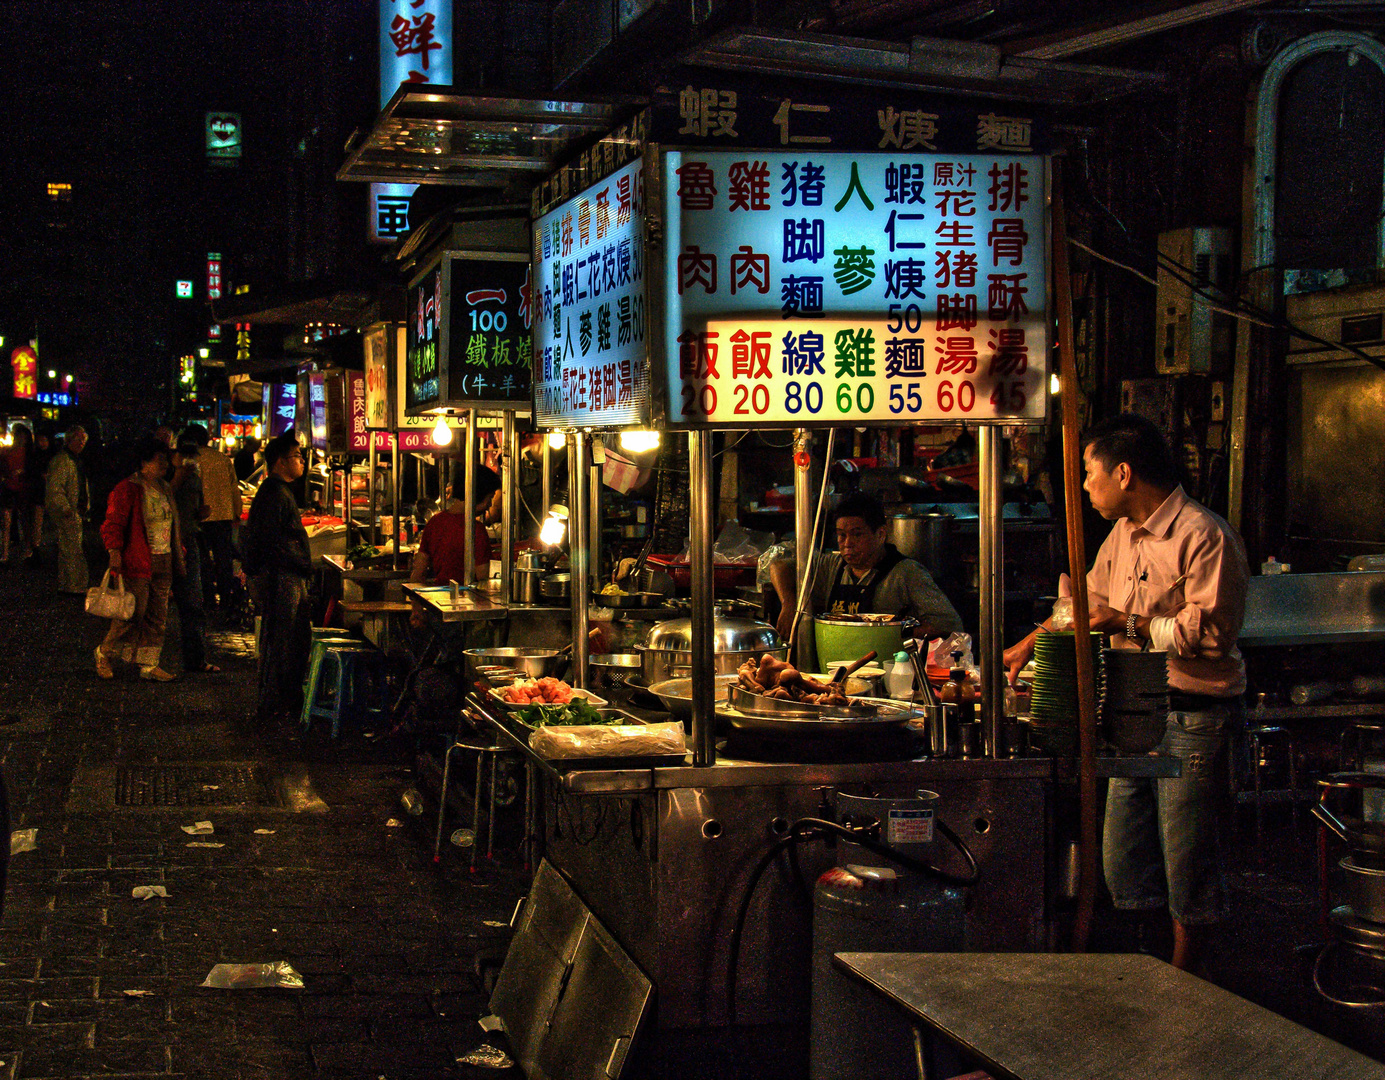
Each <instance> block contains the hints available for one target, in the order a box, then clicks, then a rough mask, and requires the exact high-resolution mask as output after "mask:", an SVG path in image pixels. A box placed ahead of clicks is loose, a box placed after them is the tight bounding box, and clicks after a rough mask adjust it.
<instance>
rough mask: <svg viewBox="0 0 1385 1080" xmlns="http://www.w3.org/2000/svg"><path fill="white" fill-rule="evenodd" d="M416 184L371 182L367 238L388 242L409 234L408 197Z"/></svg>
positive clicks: (378, 241)
mask: <svg viewBox="0 0 1385 1080" xmlns="http://www.w3.org/2000/svg"><path fill="white" fill-rule="evenodd" d="M417 189H418V185H417V184H371V185H370V226H369V228H368V230H367V235H368V239H369V240H370V242H371V243H375V244H389V243H393V242H394V241H395V240H398V239H399V238H400V237H401V236H408V235H409V198H410V196H412V195H413V193H414V192H415V191H416V190H417Z"/></svg>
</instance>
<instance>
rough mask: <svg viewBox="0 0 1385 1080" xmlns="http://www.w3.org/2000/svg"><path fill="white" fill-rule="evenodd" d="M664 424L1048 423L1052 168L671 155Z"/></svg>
mask: <svg viewBox="0 0 1385 1080" xmlns="http://www.w3.org/2000/svg"><path fill="white" fill-rule="evenodd" d="M663 187H664V192H665V198H666V217H665V222H666V235H667V237H668V242H667V248H666V250H667V256H666V259H665V270H664V280H663V282H662V283H661V284H662V287H663V290H664V302H665V310H666V312H667V324H666V325H667V327H668V332H667V347H666V352H665V355H664V357H663V359H662V362H663V365H664V369H665V373H666V377H667V385H668V391H669V398H668V403H667V407H668V417H667V420H668V423H669V424H670V425H674V426H677V425H683V426H716V427H735V426H748V425H754V426H757V427H758V426H764V425H766V424H770V425H774V426H780V427H790V426H793V427H797V426H802V425H804V424H814V423H818V424H857V423H887V424H900V423H907V422H912V421H938V420H947V421H958V420H972V421H981V420H993V421H995V420H1011V421H1014V420H1021V421H1026V420H1027V421H1033V420H1041V419H1043V418H1044V416H1045V415H1046V410H1047V402H1048V318H1047V294H1048V281H1047V264H1048V232H1047V214H1046V211H1047V205H1048V201H1047V196H1048V191H1047V161H1046V159H1045V158H1042V157H1037V156H1028V157H1022V156H1018V155H982V154H899V153H882V154H871V153H860V154H853V153H834V152H831V151H818V150H815V149H813V148H811V147H802V148H800V149H798V150H795V151H792V152H782V153H767V152H762V151H754V150H737V151H717V150H705V151H704V150H685V151H670V152H668V153H667V154H666V155H665V158H664V167H663Z"/></svg>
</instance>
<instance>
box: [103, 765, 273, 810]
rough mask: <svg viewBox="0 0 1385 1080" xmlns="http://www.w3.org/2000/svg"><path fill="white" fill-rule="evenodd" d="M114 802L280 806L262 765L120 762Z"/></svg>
mask: <svg viewBox="0 0 1385 1080" xmlns="http://www.w3.org/2000/svg"><path fill="white" fill-rule="evenodd" d="M115 805H116V806H282V805H283V801H282V800H281V799H280V797H279V792H278V785H276V784H275V783H274V782H273V778H272V777H271V776H270V774H269V771H268V770H267V769H266V768H265V767H264V766H263V765H256V764H230V765H123V766H118V767H117V768H116V770H115Z"/></svg>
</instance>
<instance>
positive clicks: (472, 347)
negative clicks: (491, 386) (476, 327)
mask: <svg viewBox="0 0 1385 1080" xmlns="http://www.w3.org/2000/svg"><path fill="white" fill-rule="evenodd" d="M466 362H467V363H468V364H471V365H472V366H473V367H485V366H486V335H485V334H472V335H471V340H470V341H468V342H467V346H466Z"/></svg>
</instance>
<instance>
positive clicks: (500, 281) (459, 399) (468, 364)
mask: <svg viewBox="0 0 1385 1080" xmlns="http://www.w3.org/2000/svg"><path fill="white" fill-rule="evenodd" d="M529 275H530V267H529V262H528V257H527V256H526V255H524V254H522V253H514V254H508V253H503V252H450V253H448V254H446V255H444V256H443V257H442V259H441V261H440V262H439V263H438V265H437V266H436V267H434V268H433V269H432V270H430V271H429V272H428V273H426V274H424V275H423V276H422V277H421V278H419V279H417V280H416V281H415V282H414V283H413V284H412V285H411V286H410V288H409V310H408V323H407V344H406V346H405V380H404V404H405V411H406V413H408V414H409V415H411V416H416V415H418V414H420V413H423V412H427V411H431V410H436V409H523V410H526V411H527V409H528V407H529V399H530V383H529V379H530V373H531V371H532V368H533V339H532V337H531V330H532V327H531V324H532V321H533V314H532V306H531V302H530V296H531V290H530V284H529V282H530V277H529Z"/></svg>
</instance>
